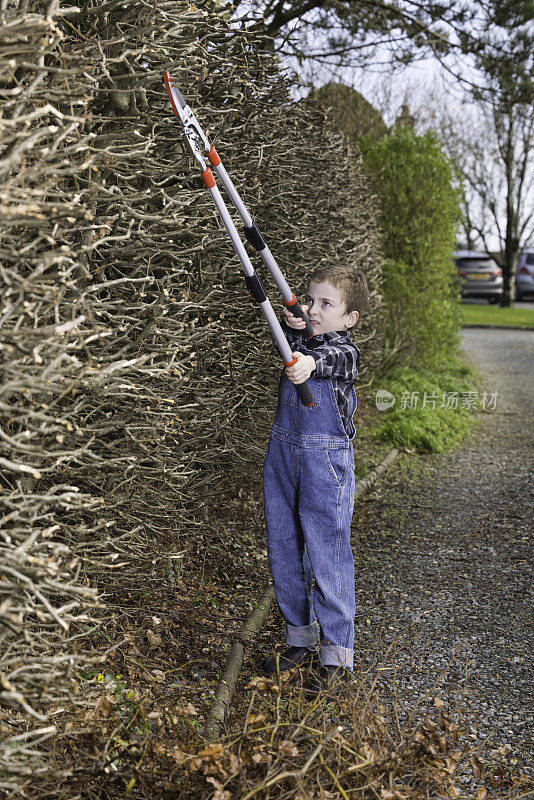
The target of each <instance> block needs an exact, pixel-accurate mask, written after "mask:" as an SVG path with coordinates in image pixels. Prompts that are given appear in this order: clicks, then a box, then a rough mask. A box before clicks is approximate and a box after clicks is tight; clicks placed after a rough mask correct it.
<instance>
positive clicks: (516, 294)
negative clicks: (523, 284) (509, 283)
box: [514, 283, 523, 303]
mask: <svg viewBox="0 0 534 800" xmlns="http://www.w3.org/2000/svg"><path fill="white" fill-rule="evenodd" d="M522 299H523V295H522V294H521V292H520V291H518V289H517V283H516V285H515V292H514V300H515V301H516V303H517V302H519V303H520V302H521V300H522Z"/></svg>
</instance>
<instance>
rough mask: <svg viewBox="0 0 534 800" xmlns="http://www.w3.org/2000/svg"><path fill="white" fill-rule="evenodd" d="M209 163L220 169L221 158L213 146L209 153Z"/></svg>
mask: <svg viewBox="0 0 534 800" xmlns="http://www.w3.org/2000/svg"><path fill="white" fill-rule="evenodd" d="M208 161H209V162H210V164H211V166H212V167H218V166H219V164H220V163H221V159H220V158H219V154H218V152H217V150H216V149H215V148H214V146H213V145H212V146H211V149H210V151H209V153H208Z"/></svg>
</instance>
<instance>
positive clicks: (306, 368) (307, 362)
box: [286, 351, 315, 383]
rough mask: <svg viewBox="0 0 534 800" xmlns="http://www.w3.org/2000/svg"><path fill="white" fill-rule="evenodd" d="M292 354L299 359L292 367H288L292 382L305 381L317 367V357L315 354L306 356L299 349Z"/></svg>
mask: <svg viewBox="0 0 534 800" xmlns="http://www.w3.org/2000/svg"><path fill="white" fill-rule="evenodd" d="M291 355H292V356H293V358H297V359H298V361H297V363H296V364H293V366H292V367H286V375H287V377H288V378H289V380H290V381H291V383H304V381H307V380H308V378H309V377H310V375H311V374H312V372H313V370H314V369H315V359H314V357H313V356H306V355H304V353H299V352H298V351H296V352H295V353H291Z"/></svg>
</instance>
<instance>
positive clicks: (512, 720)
mask: <svg viewBox="0 0 534 800" xmlns="http://www.w3.org/2000/svg"><path fill="white" fill-rule="evenodd" d="M463 348H464V352H465V353H466V355H467V356H468V357H469V358H470V359H471V360H472V361H473V363H474V364H475V365H476V367H477V368H478V370H479V374H480V379H481V380H480V391H483V390H486V391H488V392H490V393H491V392H495V391H498V392H499V394H498V397H497V405H496V410H495V411H490V412H486V413H479V414H478V424H477V426H476V428H475V430H474V433H473V435H472V437H470V439H469V441H467V442H465V443H463V445H462V446H461V447H460V448H459V449H458V450H457V451H456V452H454V453H448V454H446V455H440V456H429V457H425V458H422V459H417V461H414V458H413V456H411V457H410V458H404V459H401V462H400V464H399V466H394V467H393V468H392V469H390V470H389V471H388V473H387V476H386V477H385V478H383V479H382V480H381V481H380V484H379V485H378V487H377V489H376V491H375V492H374V493H373V494H371V495H370V496H368V497H367V498H365V499H364V500H362V501H360V503H359V506H358V507H357V512H356V516H355V519H354V548H353V549H354V553H355V557H356V561H357V578H356V592H357V594H356V604H357V609H358V613H357V624H358V628H359V639H358V642H357V647H358V648H359V656H360V659H361V665H362V666H363V667H366V666H369V665H370V664H371V663H373V662H375V661H376V660H379V661H380V662H382V667H383V668H384V669H383V671H382V672H381V675H382V677H381V679H380V689H381V691H382V692H384V693H385V694H386V695H387V694H388V693H391V690H392V688H393V687H394V689H395V694H396V696H397V698H398V700H399V714H400V715H401V716H406V715H407V714H409V712H410V710H411V709H413V707H414V703H416V702H417V701H418V700H419V699H420V698H421V697H423V695H424V694H425V692H428V698H429V701H428V702H427V703H426V706H427V708H428V707H429V706H432V699H433V698H434V697H436V696H438V697H440V698H441V699H442V700H443V701H444V702H445V709H446V710H448V711H449V712H450V713H452V714H453V716H454V717H455V718H456V719H460V720H462V722H463V729H464V734H463V736H462V740H461V743H462V742H463V743H465V742H466V741H467V742H472V743H479V742H482V741H483V740H484V739H485V738H486V737H488V736H490V735H491V737H492V739H491V741H490V742H488V743H486V745H485V749H484V752H485V753H486V764H488V754H489V761H490V762H491V759H492V758H493V757H494V758H495V759H496V760H499V761H500V762H501V763H505V764H506V768H505V770H504V771H501V772H500V773H499V774H498V775H497V777H495V776H494V780H493V783H494V788H493V789H491V788H489V789H488V792H489V793H488V797H490V796H491V797H503V796H505V795H507V796H509V793H510V791H511V792H512V794H513V793H514V790H513V788H512V789H511V788H510V787H511V786H512V785H513V780H514V776H517V775H518V774H519V773H520V772H521V773H523V774H527V775H532V774H533V772H534V769H533V767H534V758H533V756H534V753H533V748H532V716H531V715H532V712H533V710H534V702H533V693H532V686H533V681H532V678H533V673H532V661H533V657H532V652H533V651H532V640H533V636H532V621H533V620H532V585H533V582H532V573H533V570H532V558H531V553H532V549H531V537H532V528H533V519H534V469H533V467H534V430H533V422H534V331H513V330H504V331H497V330H488V329H486V330H481V329H475V328H471V329H464V332H463ZM355 455H356V458H357V448H356V453H355ZM410 462H411V463H410ZM377 499H379V502H377ZM392 642H396V645H395V646H394V647H393V649H392V650H390V651H389V652H387V648H388V647H389V646H390V645H391V644H392ZM388 667H389V669H388ZM423 705H425V703H423ZM403 709H404V710H403ZM434 710H435V709H434ZM421 713H423V709H421ZM482 760H484V756H483V755H482ZM487 772H488V779H489V778H490V777H491V774H490V770H489V769H488V770H487ZM469 775H470V773H469V772H467V771H466V772H465V774H464V775H460V776H459V778H458V779H457V785H458V786H459V788H461V789H462V792H464V793H465V794H462V796H465V797H474V796H475V794H470V792H469V788H470V777H469ZM499 782H501V783H500V784H499ZM479 785H480V784H479ZM486 785H488V786H491V782H490V783H488V784H486ZM499 786H500V788H499ZM532 788H534V786H533V787H532ZM517 792H518V794H517V796H518V797H519V796H525V795H524V794H521V791H520V790H519V789H518V790H517ZM522 792H523V793H524V792H525V787H524V785H523V787H522ZM514 796H515V795H514Z"/></svg>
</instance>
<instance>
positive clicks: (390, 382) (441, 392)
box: [360, 359, 491, 453]
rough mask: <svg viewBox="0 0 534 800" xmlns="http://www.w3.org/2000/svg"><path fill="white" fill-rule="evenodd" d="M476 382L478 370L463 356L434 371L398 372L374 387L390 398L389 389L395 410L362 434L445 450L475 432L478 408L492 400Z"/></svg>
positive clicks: (397, 443) (418, 447) (402, 444)
mask: <svg viewBox="0 0 534 800" xmlns="http://www.w3.org/2000/svg"><path fill="white" fill-rule="evenodd" d="M475 384H476V374H475V372H474V370H473V368H472V367H470V366H469V365H468V364H466V363H464V362H462V361H460V360H459V359H456V360H454V359H453V360H451V361H449V362H448V364H447V366H446V367H444V368H443V369H442V370H440V371H439V372H437V373H433V374H430V373H426V374H421V373H418V372H416V371H414V370H411V371H400V370H399V371H398V372H394V373H392V374H391V375H390V376H389V377H388V378H386V379H382V380H380V381H377V382H376V383H375V384H374V385H373V387H372V391H373V393H374V396H375V398H376V399H377V401H379V400H380V398H381V397H382V398H384V399H386V400H387V399H388V395H384V392H387V393H389V401H390V402H391V403H392V404H391V406H390V408H389V409H387V410H385V411H382V412H379V416H375V417H374V419H373V421H372V423H371V424H369V425H368V426H367V428H366V429H362V431H361V434H360V435H361V436H362V437H363V438H365V437H369V438H370V439H372V440H377V441H381V442H387V443H388V444H389V445H393V446H396V447H406V448H408V449H414V450H418V451H420V452H430V453H441V452H444V451H445V450H448V449H450V448H452V447H454V446H455V445H456V444H457V443H458V442H459V441H460V440H461V439H463V438H464V437H465V436H466V435H467V434H468V433H469V431H470V429H471V425H472V423H473V420H474V412H475V411H477V410H480V409H483V408H487V407H488V406H489V404H490V402H491V400H490V397H488V396H487V395H485V394H484V393H483V392H480V391H478V389H477V388H476V385H475ZM377 392H379V393H380V394H377Z"/></svg>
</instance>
